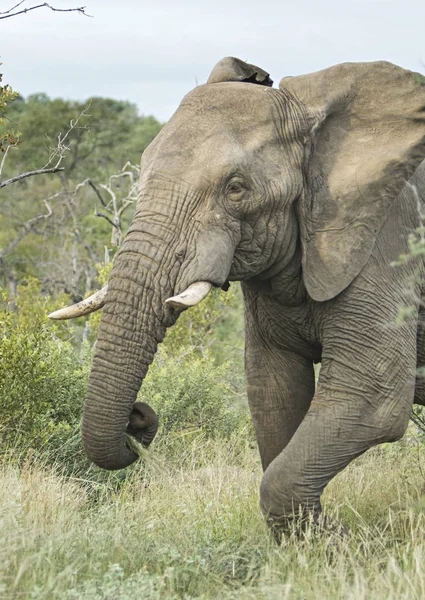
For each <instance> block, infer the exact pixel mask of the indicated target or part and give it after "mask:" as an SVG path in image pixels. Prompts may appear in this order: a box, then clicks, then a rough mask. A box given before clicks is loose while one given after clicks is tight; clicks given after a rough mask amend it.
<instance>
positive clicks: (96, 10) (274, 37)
mask: <svg viewBox="0 0 425 600" xmlns="http://www.w3.org/2000/svg"><path fill="white" fill-rule="evenodd" d="M16 2H17V0H15V1H13V0H10V1H7V0H0V11H5V10H7V9H9V8H11V7H12V6H13V4H16ZM50 3H51V4H52V5H53V6H56V7H58V8H71V7H76V6H81V5H83V4H85V5H86V10H87V12H88V13H89V14H91V15H93V18H86V17H83V16H81V15H79V14H77V13H65V14H60V13H54V12H51V11H50V10H48V9H46V8H42V9H38V10H35V11H33V12H30V13H28V14H26V15H22V16H18V17H14V18H11V19H4V20H0V60H1V61H2V62H3V65H2V67H1V68H2V71H3V74H4V82H5V83H10V84H11V85H12V87H13V88H15V89H16V90H18V91H19V92H21V94H23V95H24V96H27V95H28V94H33V93H35V92H46V93H47V94H49V95H50V96H51V97H58V96H60V97H63V98H71V99H77V100H84V99H86V98H88V97H90V96H108V97H112V98H116V99H123V100H130V101H131V102H134V103H136V104H137V105H138V107H139V109H140V112H141V113H142V114H146V115H148V114H153V115H154V116H155V117H157V118H158V119H159V120H161V121H165V120H167V119H168V118H169V117H170V116H171V114H172V113H173V112H174V110H175V109H176V108H177V105H178V103H179V102H180V100H181V98H182V97H183V96H184V94H186V93H187V92H188V91H189V90H190V89H192V88H193V87H194V86H195V85H196V83H203V82H205V80H206V79H207V77H208V75H209V72H210V71H211V69H212V67H213V66H214V65H215V63H216V62H218V61H219V60H220V59H221V58H223V57H224V56H237V57H239V58H242V59H244V60H247V61H248V62H252V63H254V64H257V65H258V66H260V67H262V68H263V69H265V70H266V71H269V72H270V73H271V76H272V79H274V81H275V84H277V83H278V82H279V80H280V79H281V78H282V77H284V76H286V75H297V74H301V73H307V72H311V71H315V70H318V69H321V68H324V67H327V66H330V65H332V64H336V63H339V62H344V61H365V60H366V61H368V60H381V59H384V60H389V61H392V62H394V63H397V64H399V65H401V66H403V67H407V68H409V69H412V70H415V71H422V72H424V71H425V0H393V1H391V0H140V1H137V0H134V1H130V0H119V1H118V0H117V1H112V0H76V1H75V2H74V0H50ZM35 4H40V2H38V1H31V0H29V1H27V2H26V3H25V6H27V7H30V6H33V5H35Z"/></svg>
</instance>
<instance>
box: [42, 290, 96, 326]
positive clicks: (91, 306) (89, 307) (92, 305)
mask: <svg viewBox="0 0 425 600" xmlns="http://www.w3.org/2000/svg"><path fill="white" fill-rule="evenodd" d="M107 291H108V286H107V285H105V286H104V287H103V288H102V289H101V290H99V291H98V292H95V293H94V294H92V295H91V296H89V297H88V298H86V299H85V300H81V302H78V304H73V305H72V306H66V307H65V308H60V309H59V310H55V311H54V312H52V313H50V315H49V319H75V318H77V317H82V316H84V315H89V314H90V313H92V312H95V311H96V310H99V309H100V308H102V307H103V306H105V297H106V292H107Z"/></svg>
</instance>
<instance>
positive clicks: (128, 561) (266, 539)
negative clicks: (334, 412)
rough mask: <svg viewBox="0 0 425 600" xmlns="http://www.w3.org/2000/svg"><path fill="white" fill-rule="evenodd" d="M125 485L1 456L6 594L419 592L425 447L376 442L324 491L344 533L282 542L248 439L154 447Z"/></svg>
mask: <svg viewBox="0 0 425 600" xmlns="http://www.w3.org/2000/svg"><path fill="white" fill-rule="evenodd" d="M150 456H151V458H150V460H149V461H148V465H147V466H146V465H145V466H140V467H139V468H137V469H135V470H134V471H133V472H132V473H131V475H130V476H128V477H127V478H126V479H125V480H121V479H119V478H118V479H117V478H116V477H115V478H111V479H110V480H108V481H106V482H103V483H96V482H94V481H89V480H84V479H82V478H77V477H75V478H73V477H65V476H63V475H61V473H60V472H58V470H57V469H55V468H47V467H46V466H43V465H41V464H39V463H37V462H35V461H34V460H31V459H28V461H27V462H26V463H25V464H24V465H23V467H21V468H18V467H16V466H13V464H12V463H11V462H10V461H5V464H4V465H3V467H2V468H1V474H0V479H1V485H0V489H1V492H0V515H1V525H0V530H1V534H0V535H1V539H0V549H1V550H0V557H1V561H0V596H1V597H2V598H5V599H6V598H49V599H56V598H60V599H61V600H62V599H82V600H97V599H111V600H112V599H114V600H124V599H135V600H136V599H145V598H146V599H149V600H151V599H152V600H155V599H159V598H161V599H162V598H223V599H236V598H238V599H239V598H241V599H242V598H243V599H248V598H250V599H251V598H252V599H254V598H255V599H256V600H257V599H274V598H276V599H290V600H292V599H313V598H314V599H316V598H329V599H331V598H349V599H354V598H355V599H356V600H361V599H365V600H366V599H368V600H369V599H371V598H373V599H374V600H380V599H385V600H392V599H394V600H395V599H400V598H403V599H404V598H406V599H407V598H409V599H410V598H412V599H413V598H414V599H416V598H418V599H419V598H425V517H424V508H425V502H424V499H425V496H424V495H423V492H424V483H425V481H424V475H423V471H422V470H423V469H425V458H424V457H423V448H422V444H420V443H419V440H418V439H417V438H416V439H415V438H414V437H412V436H410V437H409V438H408V440H407V442H406V441H404V442H401V443H398V444H392V445H388V446H385V447H378V448H375V449H373V450H372V451H370V452H369V453H367V454H366V455H364V456H363V457H361V458H360V459H358V460H357V461H356V462H354V463H353V464H352V465H351V466H350V467H349V468H348V469H347V470H346V471H345V472H344V473H342V474H341V475H340V476H339V477H337V478H336V479H335V480H334V481H333V482H332V483H331V484H330V485H329V487H328V489H327V490H326V492H325V498H324V505H325V507H326V508H327V511H328V513H330V514H331V515H332V516H333V517H335V518H338V519H339V520H340V521H341V522H343V523H344V525H345V526H346V527H348V529H349V534H348V535H347V537H346V539H344V540H343V541H342V542H340V541H338V540H335V539H334V538H332V537H329V536H326V535H321V536H317V535H315V534H314V533H313V532H312V531H307V532H306V534H305V537H304V538H303V539H295V538H294V537H291V536H289V537H288V538H287V539H285V540H284V542H283V544H282V546H281V547H277V546H276V545H275V544H274V542H272V540H271V539H270V536H269V535H268V531H267V529H266V526H265V525H264V522H263V519H262V516H261V514H260V510H259V508H258V485H259V481H260V477H261V469H260V466H259V460H258V457H257V451H256V449H255V448H253V447H252V444H250V443H248V442H247V443H246V444H241V443H240V440H238V441H235V440H233V441H232V440H231V441H229V442H228V443H226V444H224V443H219V442H217V441H211V440H210V441H208V440H205V439H203V438H202V437H198V438H196V439H195V440H192V441H190V442H187V443H186V444H182V445H180V449H179V456H178V457H177V456H176V455H174V458H170V452H168V451H166V450H164V449H163V448H161V446H160V445H158V444H157V446H156V448H153V449H152V452H151V454H150Z"/></svg>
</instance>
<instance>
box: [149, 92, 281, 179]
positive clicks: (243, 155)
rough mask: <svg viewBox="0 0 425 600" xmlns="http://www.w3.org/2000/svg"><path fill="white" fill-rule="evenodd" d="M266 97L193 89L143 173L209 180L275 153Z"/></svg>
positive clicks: (277, 140) (275, 136)
mask: <svg viewBox="0 0 425 600" xmlns="http://www.w3.org/2000/svg"><path fill="white" fill-rule="evenodd" d="M210 88H212V89H210ZM241 88H242V92H244V93H242V92H241ZM274 91H276V90H274ZM270 92H271V90H270V88H264V87H262V86H254V85H252V84H243V83H236V84H234V83H223V84H207V85H205V86H201V87H199V88H196V89H195V90H194V91H193V92H191V93H190V94H188V95H187V96H186V97H185V98H184V100H183V101H182V104H181V105H180V107H179V108H178V109H177V111H176V113H175V114H174V115H173V117H172V118H171V119H170V121H169V122H168V123H167V124H166V125H165V127H164V128H163V129H162V131H161V133H160V134H159V136H158V137H157V138H156V140H155V141H154V142H153V144H152V145H151V147H150V148H149V149H148V151H147V152H146V156H145V160H146V166H145V169H146V171H147V170H149V171H150V172H151V173H153V172H157V171H163V170H164V169H166V170H167V172H168V173H169V175H170V176H176V175H179V174H183V173H184V175H185V177H190V179H191V180H192V181H194V180H197V179H199V177H200V176H201V177H202V178H205V177H208V178H209V179H210V178H216V177H219V176H220V175H222V174H223V169H227V168H238V167H243V166H244V165H252V163H253V161H255V160H257V161H258V158H260V157H261V154H262V153H264V152H267V153H270V152H272V153H273V152H274V151H276V148H277V146H279V144H281V139H280V138H279V134H278V131H277V128H276V122H275V121H276V119H275V115H274V114H273V108H274V104H273V102H271V101H270ZM200 173H202V175H200Z"/></svg>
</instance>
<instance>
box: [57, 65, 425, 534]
mask: <svg viewBox="0 0 425 600" xmlns="http://www.w3.org/2000/svg"><path fill="white" fill-rule="evenodd" d="M272 84H273V82H272V81H271V80H270V78H269V76H268V74H267V73H266V72H265V71H263V70H262V69H260V68H258V67H256V66H254V65H251V64H247V63H244V62H242V61H241V60H238V59H236V58H225V59H223V60H222V61H220V62H219V63H218V64H217V65H216V67H215V68H214V70H213V71H212V73H211V75H210V77H209V79H208V82H207V83H206V84H205V85H201V86H199V87H197V88H196V89H194V90H193V91H192V92H190V93H189V94H188V95H187V96H186V97H185V98H184V99H183V101H182V103H181V104H180V106H179V108H178V109H177V111H176V112H175V114H174V115H173V117H172V118H171V119H170V121H169V122H168V123H167V125H166V126H165V127H164V128H163V129H162V131H161V132H160V134H159V135H158V136H157V138H156V139H155V140H154V141H153V142H152V144H151V145H150V146H149V148H148V149H147V150H146V151H145V153H144V154H143V157H142V163H141V179H140V196H139V200H138V204H137V208H136V214H135V216H134V219H133V221H132V224H131V226H130V229H129V231H128V234H127V236H126V238H125V241H124V243H123V245H122V247H121V249H120V251H119V253H118V254H117V256H116V259H115V263H114V267H113V270H112V273H111V276H110V282H109V288H108V291H107V293H106V298H105V299H104V300H102V303H103V302H104V310H103V315H102V321H101V325H100V329H99V334H98V340H97V346H96V352H95V357H94V360H93V367H92V371H91V376H90V382H89V389H88V393H87V398H86V402H85V408H84V417H83V441H84V445H85V448H86V451H87V454H88V456H89V457H90V459H91V460H93V461H94V462H95V463H96V464H98V465H100V466H101V467H104V468H106V469H121V468H123V467H125V466H127V465H129V464H130V463H132V462H133V461H134V460H135V459H136V455H135V454H134V452H133V451H132V450H131V449H130V448H129V447H128V446H127V445H126V441H125V440H126V438H125V435H124V434H125V432H126V429H127V428H128V427H130V431H131V432H132V433H133V434H134V435H136V436H138V439H139V441H142V442H144V443H145V444H146V445H147V444H148V443H149V442H150V441H151V440H152V438H153V435H154V432H155V430H156V425H155V423H154V422H155V418H156V417H155V416H154V413H153V412H151V411H150V410H149V408H147V407H146V405H145V406H140V405H135V404H134V403H135V400H136V395H137V392H138V391H139V388H140V386H141V384H142V381H143V378H144V377H145V375H146V372H147V369H148V366H149V364H150V363H151V362H152V360H153V358H154V355H155V352H156V349H157V345H158V343H160V342H161V341H162V339H163V337H164V334H165V331H166V328H167V327H170V326H171V325H173V323H174V322H175V321H176V319H177V318H178V316H179V314H180V313H181V311H182V310H184V309H185V308H187V307H188V306H190V305H193V304H195V303H197V302H198V301H200V300H202V299H203V297H205V295H206V293H207V292H208V290H209V289H210V288H211V286H215V287H222V286H225V285H227V282H228V281H234V280H237V281H241V282H242V289H243V294H244V304H245V323H246V352H245V354H246V380H247V390H248V399H249V405H250V410H251V413H252V420H253V423H254V427H255V431H256V436H257V440H258V446H259V451H260V455H261V460H262V465H263V469H264V475H263V479H262V483H261V489H260V504H261V508H262V510H263V512H264V514H265V515H266V516H267V518H268V520H269V522H270V523H271V524H272V525H273V526H274V525H276V524H277V526H280V525H282V527H283V526H284V525H285V523H286V522H287V520H288V519H291V518H293V517H294V515H295V514H297V515H300V516H301V517H302V515H304V514H307V513H308V514H313V515H314V516H317V515H319V514H320V511H321V505H320V497H321V494H322V492H323V490H324V488H325V486H326V485H327V484H328V482H329V481H330V480H331V479H332V478H333V477H334V476H335V475H336V474H337V473H338V472H339V471H341V470H342V469H344V467H346V466H347V465H348V464H349V463H350V461H352V460H353V459H354V458H356V457H358V456H359V455H360V454H362V453H363V452H365V450H367V449H368V448H370V447H372V446H374V445H376V444H379V443H381V442H388V441H393V440H398V439H399V438H400V437H401V436H402V435H403V433H404V432H405V430H406V427H407V424H408V420H409V415H410V412H411V408H412V404H413V402H414V401H415V402H417V403H419V404H425V390H424V387H423V386H419V385H418V386H417V387H416V396H415V373H416V367H417V365H418V364H419V365H425V345H424V344H423V343H422V338H423V333H421V330H420V329H419V326H418V324H419V321H420V318H421V313H422V311H423V308H422V305H421V297H422V295H423V293H422V292H423V290H422V285H423V284H422V281H423V274H424V257H423V256H418V257H416V258H415V259H412V260H410V261H407V262H403V263H402V264H399V265H398V266H393V262H394V261H396V260H397V258H398V257H399V255H400V254H401V253H405V252H406V251H407V250H408V242H407V236H408V233H409V232H411V231H413V230H414V229H415V228H417V227H418V226H419V225H420V223H421V218H420V215H421V214H423V211H424V202H425V161H424V162H422V161H423V159H424V158H425V85H424V79H423V78H422V77H421V76H420V75H418V74H415V73H412V72H410V71H407V70H404V69H402V68H400V67H397V66H395V65H392V64H390V63H387V62H374V63H347V64H341V65H337V66H334V67H331V68H329V69H326V70H323V71H320V72H317V73H312V74H310V75H302V76H299V77H289V78H285V79H283V80H282V81H281V82H280V85H279V88H278V89H275V88H272V87H271V86H272ZM421 162H422V164H420V163H421ZM401 306H411V307H413V308H412V309H411V311H410V312H409V317H408V318H407V319H405V320H403V321H397V319H396V317H397V314H398V310H399V307H401ZM59 316H60V315H59ZM62 316H63V313H62ZM317 362H321V364H322V367H321V371H320V377H319V381H318V384H317V386H315V382H314V371H313V365H314V363H317ZM144 428H146V429H144ZM146 431H147V433H145V432H146Z"/></svg>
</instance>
